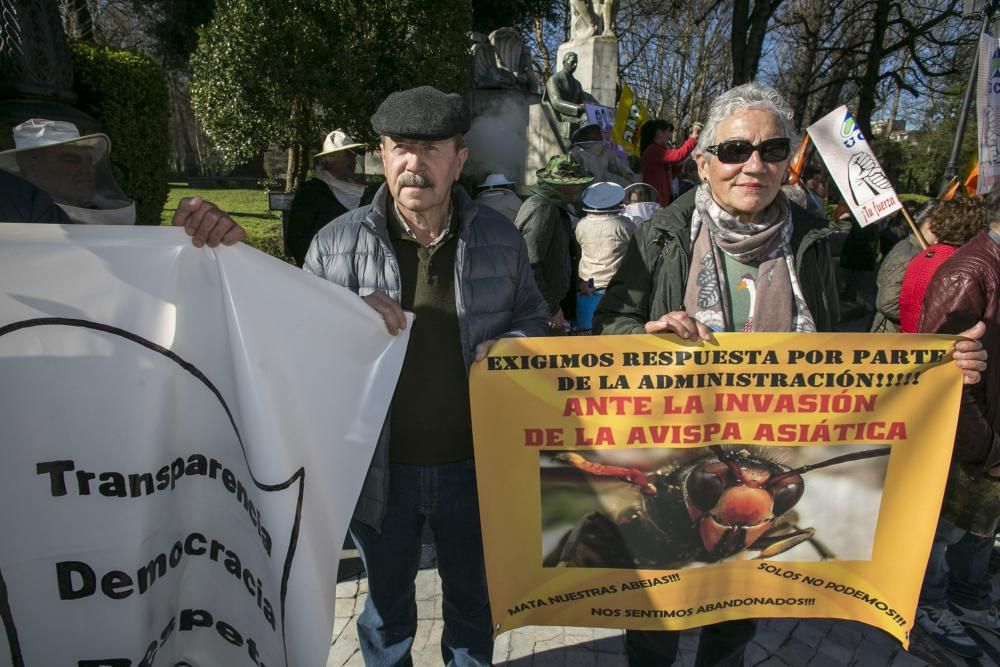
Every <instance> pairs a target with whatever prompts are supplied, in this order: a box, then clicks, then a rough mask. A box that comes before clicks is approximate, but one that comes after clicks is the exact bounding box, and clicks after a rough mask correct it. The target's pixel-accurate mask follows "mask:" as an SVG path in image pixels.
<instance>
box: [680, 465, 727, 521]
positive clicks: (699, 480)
mask: <svg viewBox="0 0 1000 667" xmlns="http://www.w3.org/2000/svg"><path fill="white" fill-rule="evenodd" d="M731 477H732V476H731V475H730V473H729V468H728V467H726V464H725V463H708V464H706V465H704V466H698V467H697V468H695V469H694V470H692V471H691V474H690V475H688V478H687V481H686V482H685V487H686V490H687V494H688V498H689V499H690V500H691V502H692V503H694V505H695V507H697V508H698V509H700V510H701V511H702V512H708V511H710V510H711V509H712V508H714V507H715V506H716V504H717V503H718V502H719V498H721V497H722V492H723V491H725V490H726V488H727V487H728V486H730V485H731V484H732V482H731Z"/></svg>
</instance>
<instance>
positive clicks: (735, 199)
mask: <svg viewBox="0 0 1000 667" xmlns="http://www.w3.org/2000/svg"><path fill="white" fill-rule="evenodd" d="M780 137H784V134H783V133H782V131H781V128H780V126H779V125H778V123H777V120H776V119H775V117H774V115H773V114H772V113H771V112H770V111H762V110H759V109H748V110H744V111H738V112H736V113H734V114H731V115H729V116H727V117H726V118H724V119H723V120H722V122H721V123H719V125H718V127H717V129H716V132H715V141H716V143H717V144H718V143H722V142H723V141H730V140H734V139H742V140H744V141H749V142H750V143H752V144H753V145H755V146H757V145H759V144H760V142H762V141H767V140H768V139H775V138H780ZM695 160H696V161H697V163H698V174H699V176H701V179H702V181H704V182H705V183H708V185H709V187H710V188H711V191H712V198H713V199H714V200H715V202H716V203H717V204H718V205H719V206H721V207H722V209H723V210H724V211H726V212H727V213H729V214H730V215H732V216H734V217H736V218H737V219H739V220H741V221H743V222H752V223H756V222H759V221H760V216H761V213H762V212H763V211H764V209H766V208H767V207H768V206H770V204H771V202H773V201H774V198H775V197H776V196H777V195H778V190H779V189H780V188H781V181H782V179H783V178H784V176H785V171H786V170H787V169H788V158H787V157H786V158H785V159H784V160H782V161H781V162H765V161H764V160H762V159H761V157H760V152H759V151H754V152H753V153H752V154H751V155H750V158H749V159H748V160H747V161H746V162H743V163H740V164H724V163H722V162H720V161H719V158H717V157H716V156H714V155H711V154H709V153H701V154H698V155H696V156H695Z"/></svg>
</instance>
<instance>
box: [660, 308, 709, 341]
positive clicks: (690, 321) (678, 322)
mask: <svg viewBox="0 0 1000 667" xmlns="http://www.w3.org/2000/svg"><path fill="white" fill-rule="evenodd" d="M666 331H672V332H674V333H675V334H677V335H678V336H680V337H681V338H683V339H685V340H688V339H694V338H701V339H702V340H712V330H711V329H709V328H708V327H707V326H705V325H704V324H702V323H701V322H699V321H698V320H696V319H694V318H693V317H691V316H690V315H688V314H687V313H686V312H684V311H683V310H675V311H674V312H672V313H667V314H666V315H664V316H663V317H661V318H660V319H658V320H655V321H652V322H646V333H664V332H666Z"/></svg>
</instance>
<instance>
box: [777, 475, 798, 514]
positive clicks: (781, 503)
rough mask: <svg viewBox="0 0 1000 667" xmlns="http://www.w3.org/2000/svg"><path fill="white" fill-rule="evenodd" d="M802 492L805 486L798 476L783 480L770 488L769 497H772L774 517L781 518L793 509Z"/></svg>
mask: <svg viewBox="0 0 1000 667" xmlns="http://www.w3.org/2000/svg"><path fill="white" fill-rule="evenodd" d="M804 490H805V485H804V484H803V483H802V478H801V477H800V476H798V475H793V476H791V477H788V478H785V479H783V480H781V481H780V482H778V483H777V484H775V485H774V486H773V487H771V489H770V491H771V495H772V496H773V497H774V516H781V515H782V514H784V513H785V512H787V511H788V510H790V509H792V508H793V507H795V503H797V502H799V498H801V497H802V492H803V491H804Z"/></svg>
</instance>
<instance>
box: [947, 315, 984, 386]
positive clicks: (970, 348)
mask: <svg viewBox="0 0 1000 667" xmlns="http://www.w3.org/2000/svg"><path fill="white" fill-rule="evenodd" d="M984 333H986V325H985V324H983V322H981V321H980V322H976V326H974V327H972V328H971V329H968V330H966V331H963V332H962V333H960V334H958V335H959V336H962V337H963V338H967V339H969V340H958V341H955V346H954V347H953V348H952V350H953V351H952V357H953V358H954V359H955V363H956V364H957V365H958V367H959V368H961V369H962V374H963V375H964V376H965V377H964V378H963V379H962V382H963V383H964V384H979V381H980V380H981V379H982V372H983V371H985V370H986V358H987V357H988V356H989V355H987V354H986V350H984V349H983V342H982V341H981V340H980V339H981V338H982V337H983V334H984Z"/></svg>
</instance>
